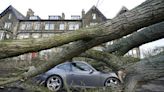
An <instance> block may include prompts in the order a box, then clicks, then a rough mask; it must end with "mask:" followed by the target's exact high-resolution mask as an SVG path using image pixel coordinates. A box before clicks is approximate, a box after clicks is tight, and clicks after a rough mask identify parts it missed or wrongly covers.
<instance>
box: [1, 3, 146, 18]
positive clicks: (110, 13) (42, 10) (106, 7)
mask: <svg viewBox="0 0 164 92" xmlns="http://www.w3.org/2000/svg"><path fill="white" fill-rule="evenodd" d="M144 1H145V0H0V12H2V11H3V10H4V9H5V8H7V7H8V6H9V5H12V6H14V7H15V8H16V9H17V10H18V11H20V12H21V13H22V14H23V15H26V12H27V10H28V9H29V8H31V9H32V10H33V11H34V12H35V15H39V16H40V17H41V18H48V15H61V13H62V12H64V13H65V15H66V18H70V15H81V11H82V9H84V10H85V11H86V12H87V11H88V10H89V9H90V8H91V7H92V6H93V5H97V7H98V8H99V10H100V11H101V12H102V13H103V14H104V15H105V16H106V17H107V18H112V17H114V16H115V15H116V14H117V12H118V11H119V10H120V9H121V7H122V6H126V7H127V8H128V9H132V8H134V7H136V6H137V5H139V4H141V3H142V2H144ZM97 2H98V4H97Z"/></svg>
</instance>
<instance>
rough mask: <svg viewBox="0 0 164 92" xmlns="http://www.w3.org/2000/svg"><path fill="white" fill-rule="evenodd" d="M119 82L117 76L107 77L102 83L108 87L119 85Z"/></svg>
mask: <svg viewBox="0 0 164 92" xmlns="http://www.w3.org/2000/svg"><path fill="white" fill-rule="evenodd" d="M119 84H120V80H119V79H118V78H115V77H109V78H107V79H106V81H105V83H104V85H105V87H110V86H112V85H119Z"/></svg>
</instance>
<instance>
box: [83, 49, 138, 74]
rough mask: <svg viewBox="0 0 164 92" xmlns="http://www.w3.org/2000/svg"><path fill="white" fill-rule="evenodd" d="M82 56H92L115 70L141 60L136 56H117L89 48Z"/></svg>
mask: <svg viewBox="0 0 164 92" xmlns="http://www.w3.org/2000/svg"><path fill="white" fill-rule="evenodd" d="M80 56H83V57H87V58H92V59H95V60H97V61H100V62H103V63H105V64H106V65H107V66H108V67H109V68H111V69H112V70H114V71H118V70H119V69H121V68H125V67H127V65H131V64H134V63H136V62H137V61H139V59H136V58H132V57H122V56H115V55H113V54H110V53H107V52H102V51H96V50H88V51H86V52H85V53H83V54H81V55H80Z"/></svg>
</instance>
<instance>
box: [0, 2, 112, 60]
mask: <svg viewBox="0 0 164 92" xmlns="http://www.w3.org/2000/svg"><path fill="white" fill-rule="evenodd" d="M107 20H109V19H107V18H106V17H105V16H104V15H103V14H102V13H101V12H100V11H99V10H98V9H97V8H96V7H95V6H93V7H92V8H91V9H90V10H89V11H88V12H86V13H85V11H84V10H82V12H81V15H72V16H71V19H65V14H64V13H62V14H61V15H50V16H48V18H47V19H41V18H40V17H39V16H37V15H34V11H32V9H29V10H28V11H27V14H26V16H24V15H23V14H21V13H20V12H19V11H18V10H16V9H15V8H14V7H13V6H11V5H10V6H9V7H8V8H6V9H5V10H4V11H3V12H2V13H1V14H0V39H1V40H6V39H26V38H40V37H43V38H44V37H50V36H53V35H54V34H61V33H64V32H70V31H76V30H78V29H79V28H83V27H89V26H93V25H96V24H98V23H101V22H105V21H107ZM43 52H44V51H43ZM30 57H36V53H31V54H30ZM28 58H29V57H28Z"/></svg>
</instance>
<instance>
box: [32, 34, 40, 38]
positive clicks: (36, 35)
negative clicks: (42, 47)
mask: <svg viewBox="0 0 164 92" xmlns="http://www.w3.org/2000/svg"><path fill="white" fill-rule="evenodd" d="M32 37H33V38H39V37H40V34H37V33H33V34H32Z"/></svg>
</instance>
